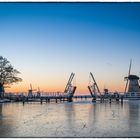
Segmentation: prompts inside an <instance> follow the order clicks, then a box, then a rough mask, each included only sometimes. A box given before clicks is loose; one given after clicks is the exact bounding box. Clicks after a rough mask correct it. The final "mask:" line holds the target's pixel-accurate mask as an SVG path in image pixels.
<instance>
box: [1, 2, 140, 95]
mask: <svg viewBox="0 0 140 140" xmlns="http://www.w3.org/2000/svg"><path fill="white" fill-rule="evenodd" d="M139 25H140V4H139V3H0V38H1V41H0V55H2V56H4V57H6V58H7V59H8V60H9V61H10V62H11V63H12V65H14V66H15V68H17V69H18V70H19V71H20V72H21V73H22V74H21V77H22V78H23V82H22V83H19V84H17V85H13V86H12V87H11V88H10V89H9V90H12V88H13V90H14V89H25V90H27V89H28V87H29V83H32V84H33V85H34V86H35V87H37V86H40V87H41V89H42V90H44V91H57V90H63V89H64V87H65V84H66V82H67V79H68V78H69V75H70V73H71V72H75V73H76V85H77V87H78V88H77V92H80V93H86V92H88V89H87V85H88V78H89V72H90V71H91V72H92V73H93V75H94V76H95V78H96V80H97V82H98V84H99V87H100V89H101V90H103V88H104V87H105V86H106V87H107V88H109V89H110V90H111V91H115V90H118V91H122V89H123V88H124V85H125V82H124V80H123V78H124V76H126V75H127V73H128V66H129V61H130V59H131V58H132V59H133V64H132V73H133V74H137V75H139V74H140V65H139V59H140V56H139V52H140V39H139V38H140V27H139Z"/></svg>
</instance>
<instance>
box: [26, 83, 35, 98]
mask: <svg viewBox="0 0 140 140" xmlns="http://www.w3.org/2000/svg"><path fill="white" fill-rule="evenodd" d="M35 90H36V89H32V85H31V84H30V89H29V90H28V97H33V91H35Z"/></svg>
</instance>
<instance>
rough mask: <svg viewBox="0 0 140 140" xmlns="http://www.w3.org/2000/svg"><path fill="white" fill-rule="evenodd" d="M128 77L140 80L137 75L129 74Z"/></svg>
mask: <svg viewBox="0 0 140 140" xmlns="http://www.w3.org/2000/svg"><path fill="white" fill-rule="evenodd" d="M128 79H129V80H132V79H135V80H139V77H138V76H137V75H129V76H128Z"/></svg>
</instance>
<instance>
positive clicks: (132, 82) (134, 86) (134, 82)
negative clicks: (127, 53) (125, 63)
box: [125, 60, 140, 93]
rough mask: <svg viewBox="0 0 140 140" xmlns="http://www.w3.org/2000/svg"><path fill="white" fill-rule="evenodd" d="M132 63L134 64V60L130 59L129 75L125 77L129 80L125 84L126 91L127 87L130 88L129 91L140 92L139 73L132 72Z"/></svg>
mask: <svg viewBox="0 0 140 140" xmlns="http://www.w3.org/2000/svg"><path fill="white" fill-rule="evenodd" d="M131 64H132V60H130V66H129V71H128V77H125V79H126V80H127V81H126V86H125V93H126V90H127V89H128V90H127V92H140V86H139V77H138V76H137V75H132V74H130V71H131ZM128 84H129V85H128ZM127 87H128V88H127Z"/></svg>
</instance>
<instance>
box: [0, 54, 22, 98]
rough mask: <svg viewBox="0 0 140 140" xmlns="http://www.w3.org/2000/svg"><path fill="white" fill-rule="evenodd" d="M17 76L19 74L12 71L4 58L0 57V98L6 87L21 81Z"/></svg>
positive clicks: (12, 68) (11, 67)
mask: <svg viewBox="0 0 140 140" xmlns="http://www.w3.org/2000/svg"><path fill="white" fill-rule="evenodd" d="M17 74H20V72H19V71H18V70H16V69H14V67H13V66H12V65H11V64H10V62H9V61H8V60H7V59H6V58H4V57H2V56H0V97H2V96H3V95H4V92H5V90H4V87H5V86H6V85H10V84H12V83H16V82H20V81H22V79H21V78H19V77H17Z"/></svg>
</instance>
